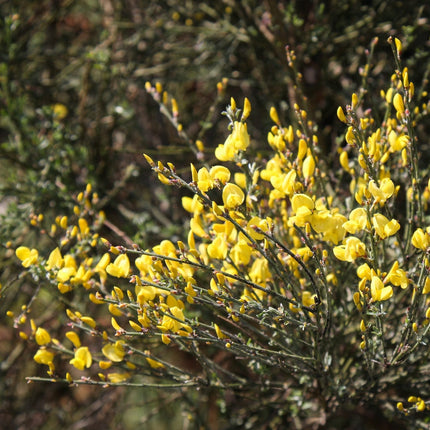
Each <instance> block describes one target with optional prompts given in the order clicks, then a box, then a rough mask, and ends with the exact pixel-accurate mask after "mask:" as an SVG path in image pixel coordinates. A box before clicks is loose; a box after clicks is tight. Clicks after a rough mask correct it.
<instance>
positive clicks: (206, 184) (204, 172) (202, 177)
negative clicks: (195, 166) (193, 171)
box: [197, 167, 215, 193]
mask: <svg viewBox="0 0 430 430" xmlns="http://www.w3.org/2000/svg"><path fill="white" fill-rule="evenodd" d="M214 185H215V184H214V181H213V179H212V178H211V176H210V175H209V172H208V169H206V167H202V168H201V169H200V170H199V171H198V173H197V187H198V188H199V190H200V191H201V192H203V193H205V192H206V191H209V190H210V189H212V188H213V187H214Z"/></svg>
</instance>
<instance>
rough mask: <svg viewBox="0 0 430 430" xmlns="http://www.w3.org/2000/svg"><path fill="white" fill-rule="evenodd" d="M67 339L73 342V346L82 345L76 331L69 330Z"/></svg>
mask: <svg viewBox="0 0 430 430" xmlns="http://www.w3.org/2000/svg"><path fill="white" fill-rule="evenodd" d="M66 337H67V339H69V340H70V342H72V343H73V346H74V347H75V348H79V347H80V346H81V340H80V339H79V336H78V335H77V333H75V332H74V331H68V332H67V333H66Z"/></svg>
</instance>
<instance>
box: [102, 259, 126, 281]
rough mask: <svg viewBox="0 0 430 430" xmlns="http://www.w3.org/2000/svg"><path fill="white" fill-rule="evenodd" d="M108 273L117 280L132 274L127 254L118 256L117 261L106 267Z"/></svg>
mask: <svg viewBox="0 0 430 430" xmlns="http://www.w3.org/2000/svg"><path fill="white" fill-rule="evenodd" d="M106 272H107V273H108V274H109V275H111V276H115V277H116V278H126V277H127V276H128V275H129V273H130V260H129V259H128V257H127V254H121V255H118V257H116V258H115V261H114V262H113V263H110V264H109V265H108V266H107V267H106Z"/></svg>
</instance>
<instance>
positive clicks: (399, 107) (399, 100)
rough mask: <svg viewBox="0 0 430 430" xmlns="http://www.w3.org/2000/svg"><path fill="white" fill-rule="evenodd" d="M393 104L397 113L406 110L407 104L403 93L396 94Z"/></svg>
mask: <svg viewBox="0 0 430 430" xmlns="http://www.w3.org/2000/svg"><path fill="white" fill-rule="evenodd" d="M393 105H394V108H395V109H396V111H397V113H400V114H402V113H404V112H405V105H404V103H403V97H402V95H401V94H399V93H396V95H395V96H394V98H393Z"/></svg>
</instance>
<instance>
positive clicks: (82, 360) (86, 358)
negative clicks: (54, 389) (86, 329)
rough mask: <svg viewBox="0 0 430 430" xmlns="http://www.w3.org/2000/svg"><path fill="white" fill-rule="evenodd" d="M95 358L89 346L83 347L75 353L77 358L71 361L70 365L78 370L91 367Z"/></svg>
mask: <svg viewBox="0 0 430 430" xmlns="http://www.w3.org/2000/svg"><path fill="white" fill-rule="evenodd" d="M92 363H93V357H92V356H91V352H90V350H89V349H88V347H87V346H81V347H80V348H78V349H77V350H76V351H75V357H74V358H72V359H71V360H70V364H71V365H72V366H74V367H76V369H78V370H84V368H85V367H87V368H89V367H91V364H92Z"/></svg>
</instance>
